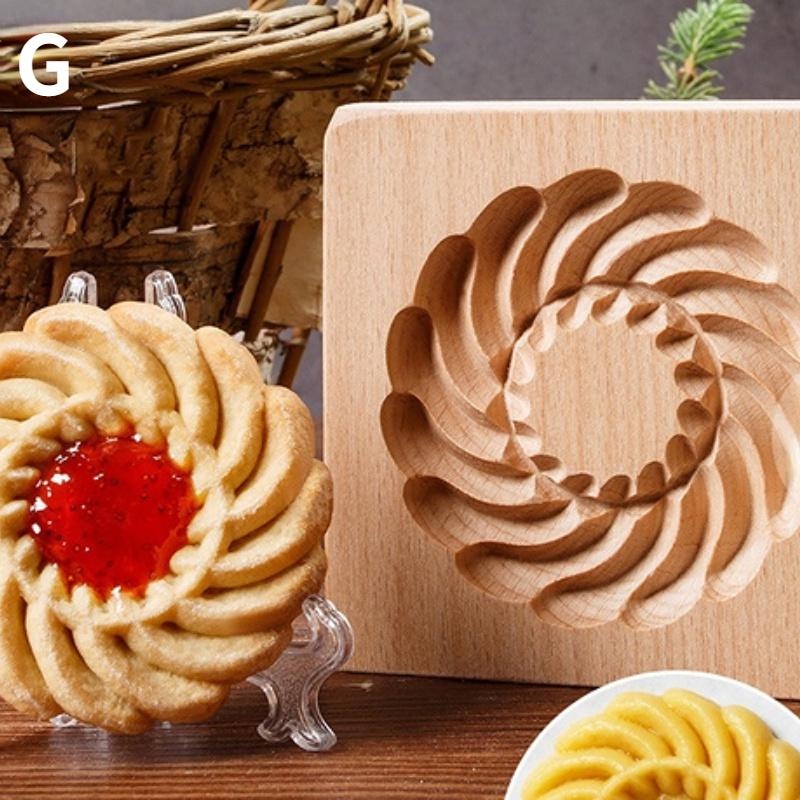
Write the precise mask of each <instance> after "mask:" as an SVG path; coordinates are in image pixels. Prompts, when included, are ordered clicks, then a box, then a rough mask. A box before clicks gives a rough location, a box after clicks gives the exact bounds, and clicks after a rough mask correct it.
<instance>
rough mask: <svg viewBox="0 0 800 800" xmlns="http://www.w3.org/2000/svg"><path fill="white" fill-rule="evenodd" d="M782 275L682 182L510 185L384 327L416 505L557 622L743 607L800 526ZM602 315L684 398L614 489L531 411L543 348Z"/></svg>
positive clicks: (492, 576)
mask: <svg viewBox="0 0 800 800" xmlns="http://www.w3.org/2000/svg"><path fill="white" fill-rule="evenodd" d="M776 278H777V269H776V267H775V265H774V263H773V261H772V260H771V257H770V255H769V253H768V251H767V250H766V248H765V247H764V245H763V244H761V242H759V241H758V240H757V239H756V238H755V237H754V236H752V235H751V234H750V233H748V232H747V231H745V230H743V229H741V228H739V227H737V226H735V225H732V224H731V223H728V222H725V221H722V220H720V219H717V218H715V217H713V216H712V214H711V213H710V212H709V211H708V209H707V208H706V206H705V204H704V203H703V201H702V199H701V198H700V197H698V196H697V195H696V194H695V193H693V192H691V191H689V190H688V189H686V188H683V187H681V186H678V185H674V184H670V183H663V182H653V183H639V184H633V185H626V184H625V182H624V181H623V180H622V179H621V178H620V177H619V176H618V175H616V174H615V173H613V172H609V171H605V170H587V171H583V172H577V173H573V174H571V175H568V176H567V177H565V178H564V179H562V180H561V181H559V182H557V183H555V184H553V185H551V186H549V187H547V188H546V189H544V190H541V191H538V190H535V189H532V188H526V187H521V188H515V189H512V190H510V191H508V192H506V193H505V194H503V195H501V196H500V197H498V198H497V199H496V200H494V201H493V202H492V203H491V204H490V205H489V206H488V207H487V208H486V209H485V210H484V211H483V212H482V213H481V215H480V216H479V217H478V218H477V219H476V220H475V222H474V223H473V225H472V227H471V228H470V229H469V230H468V231H467V232H466V233H465V234H464V235H457V236H451V237H448V238H447V239H445V240H443V241H442V242H441V243H440V244H439V245H438V246H437V247H436V248H435V249H434V251H433V252H432V253H431V254H430V256H429V258H428V260H427V262H426V264H425V266H424V267H423V269H422V272H421V273H420V276H419V279H418V282H417V286H416V291H415V294H414V300H413V304H412V305H410V306H408V307H407V308H404V309H403V310H402V311H400V312H399V313H398V314H397V316H396V317H395V319H394V321H393V324H392V327H391V330H390V333H389V337H388V343H387V361H388V369H389V375H390V379H391V385H392V392H391V394H390V395H389V396H388V397H387V398H386V400H385V402H384V405H383V408H382V412H381V419H382V427H383V432H384V438H385V440H386V443H387V446H388V448H389V451H390V453H391V455H392V457H393V459H394V461H395V462H396V464H397V465H398V466H399V468H400V469H401V470H402V472H403V473H404V474H405V475H406V476H407V478H408V480H407V482H406V484H405V491H404V497H405V502H406V505H407V507H408V509H409V511H410V513H411V514H412V516H413V517H414V519H415V520H416V521H417V523H418V524H419V525H420V526H421V527H422V528H423V529H424V530H425V531H427V532H428V533H429V534H431V535H432V536H434V537H435V538H436V539H438V540H439V541H440V542H441V543H443V544H444V545H445V546H446V547H448V548H449V549H450V550H451V551H453V552H454V554H455V560H456V563H457V566H458V568H459V569H460V570H461V572H462V573H463V574H464V575H465V576H466V577H467V578H468V579H469V580H471V581H472V582H474V583H475V584H477V585H478V586H479V587H481V588H482V589H483V590H485V591H486V592H488V593H490V594H492V595H495V596H498V597H500V598H503V599H506V600H511V601H515V602H529V603H530V604H531V605H532V607H533V608H534V609H535V611H536V612H537V613H538V614H539V615H540V616H541V617H542V618H543V619H546V620H548V621H550V622H553V623H557V624H562V625H566V626H569V627H585V626H591V625H598V624H603V623H606V622H609V621H611V620H614V619H617V618H622V619H624V620H625V621H626V622H627V623H628V624H630V625H631V626H634V627H657V626H661V625H665V624H668V623H670V622H672V621H674V620H675V619H677V618H678V617H680V616H681V615H683V614H685V613H687V612H688V611H689V610H690V609H691V608H692V607H693V606H694V605H695V604H696V603H697V602H698V601H699V599H700V598H701V597H702V596H703V595H705V596H707V597H709V598H712V599H716V600H721V599H727V598H730V597H733V596H734V595H736V594H737V593H738V592H740V591H741V590H742V589H743V588H744V587H745V586H746V585H747V584H748V583H749V582H750V581H752V580H753V578H754V577H755V576H756V574H757V573H758V571H759V569H760V567H761V565H762V563H763V561H764V559H765V557H766V555H767V553H768V551H769V549H770V546H771V545H772V543H773V542H774V541H775V540H779V539H784V538H786V537H789V536H790V535H792V534H794V533H795V531H796V530H797V529H798V527H800V496H799V495H798V489H799V488H800V487H799V484H798V476H799V474H800V473H799V471H798V455H800V439H799V438H798V431H799V430H800V394H799V393H798V388H799V387H798V375H799V374H800V372H799V370H798V367H799V365H800V361H799V359H800V347H799V345H800V304H798V302H797V300H796V299H795V298H794V297H793V296H792V295H791V294H790V293H789V292H787V291H786V290H784V289H783V288H781V287H780V286H778V285H777V284H776V283H775V280H776ZM587 320H592V321H593V322H597V323H598V324H601V325H604V324H616V323H622V324H625V325H627V326H628V328H629V329H631V331H634V332H637V333H645V334H646V335H648V336H651V337H653V341H654V343H655V346H656V347H657V348H658V350H659V351H660V352H661V353H663V354H664V355H665V356H667V357H668V358H670V359H671V360H672V361H673V362H674V373H673V374H674V380H675V383H676V385H677V387H678V390H679V391H680V392H681V394H682V396H684V397H685V399H684V400H683V401H682V402H681V403H680V405H679V407H678V408H677V411H676V413H677V423H678V425H679V426H680V430H679V432H678V433H676V434H675V435H674V436H673V437H672V438H671V439H670V440H669V441H668V442H667V443H666V444H665V450H664V457H663V459H662V460H657V461H652V462H650V463H647V464H646V465H644V466H643V467H642V469H641V471H640V472H639V473H638V474H637V475H634V476H628V475H624V474H617V475H613V476H612V477H611V478H610V479H608V480H607V481H605V482H604V483H603V484H602V485H598V483H599V482H598V480H597V479H596V477H595V476H593V475H590V474H585V473H580V472H577V473H576V472H572V473H571V472H570V471H569V470H568V467H567V466H566V465H564V464H563V463H562V462H561V460H560V459H559V458H558V454H557V453H548V452H543V451H542V441H541V435H540V433H541V432H539V431H537V430H535V429H534V427H533V425H532V423H531V418H530V417H531V414H530V412H531V401H530V395H531V392H530V388H531V385H532V384H533V383H535V381H536V374H535V369H534V368H533V366H532V362H533V356H534V355H535V354H537V353H541V352H543V351H546V350H547V349H548V348H549V347H550V346H551V344H552V343H553V341H554V339H555V338H556V337H557V336H558V335H559V332H560V331H561V330H564V329H567V330H569V329H575V328H577V327H579V326H581V325H582V324H584V323H585V322H586V321H587ZM565 368H566V369H568V365H567V366H566V367H565ZM593 408H594V406H593V405H592V404H591V403H588V404H587V410H588V411H589V412H590V413H592V410H593ZM633 413H635V409H634V410H633Z"/></svg>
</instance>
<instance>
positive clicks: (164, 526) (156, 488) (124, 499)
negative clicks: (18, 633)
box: [28, 436, 199, 599]
mask: <svg viewBox="0 0 800 800" xmlns="http://www.w3.org/2000/svg"><path fill="white" fill-rule="evenodd" d="M28 499H29V501H30V516H29V520H28V527H29V531H28V532H29V533H30V534H31V535H32V536H33V537H34V538H35V539H36V542H37V544H38V546H39V550H40V551H41V553H42V556H43V557H44V558H45V559H46V560H47V561H49V562H51V563H53V564H58V566H59V567H60V568H61V573H62V575H63V576H64V579H65V580H66V582H67V584H68V585H69V586H70V588H71V587H73V586H75V585H77V584H86V585H88V586H91V587H92V589H94V590H95V591H96V592H97V593H98V594H99V595H100V596H101V597H102V598H103V599H105V598H107V597H108V596H109V595H110V594H111V592H112V591H114V590H115V589H117V588H120V589H124V590H125V591H127V592H130V593H131V594H134V595H137V596H141V595H142V594H143V593H144V590H145V589H146V588H147V585H148V584H149V583H150V581H152V580H156V579H157V578H161V577H163V576H164V575H166V574H167V572H169V561H170V558H172V556H173V554H174V553H175V552H176V551H177V550H179V549H180V548H181V547H183V546H184V545H185V544H186V542H187V536H186V528H187V525H188V524H189V522H190V520H191V519H192V517H193V516H194V514H195V512H196V511H197V509H198V507H199V503H198V502H197V498H196V497H195V494H194V490H193V489H192V484H191V481H190V479H189V475H188V473H186V472H185V471H183V470H182V469H179V468H178V467H176V466H175V464H173V463H172V461H171V460H170V458H169V456H168V455H167V452H166V449H164V448H159V447H154V446H152V445H149V444H145V443H144V442H140V441H138V440H136V439H129V438H126V439H124V438H109V437H100V436H98V437H94V438H92V439H88V440H87V441H85V442H79V443H78V444H75V445H72V446H71V447H69V448H67V449H66V450H63V451H62V452H61V453H59V454H58V455H57V456H56V457H55V458H53V459H52V460H51V461H50V462H48V463H47V464H46V465H45V466H44V467H43V468H42V471H41V475H40V477H39V480H38V481H37V482H36V485H35V486H34V487H33V489H32V490H31V493H30V495H29V497H28Z"/></svg>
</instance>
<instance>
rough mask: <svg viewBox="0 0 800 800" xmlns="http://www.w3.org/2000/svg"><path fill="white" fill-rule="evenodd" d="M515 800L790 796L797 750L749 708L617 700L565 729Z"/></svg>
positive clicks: (798, 763) (690, 698) (638, 697)
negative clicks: (776, 734)
mask: <svg viewBox="0 0 800 800" xmlns="http://www.w3.org/2000/svg"><path fill="white" fill-rule="evenodd" d="M522 796H523V800H584V798H585V800H666V799H667V798H672V797H674V798H697V800H703V799H704V798H705V800H745V798H747V800H796V798H797V797H800V753H798V752H797V750H795V749H794V748H793V747H792V746H791V745H789V744H788V743H786V742H784V741H781V740H780V739H776V738H775V737H774V736H773V735H772V733H771V731H770V730H769V728H768V727H767V726H766V725H765V724H764V722H763V721H762V720H761V719H760V718H759V717H758V716H756V715H755V714H754V713H753V712H752V711H749V710H747V709H745V708H740V707H738V706H731V707H729V708H720V707H719V706H718V705H716V704H715V703H713V702H712V701H710V700H707V699H706V698H704V697H701V696H700V695H697V694H694V693H693V692H688V691H685V690H682V689H674V690H672V691H669V692H666V693H665V694H664V696H663V697H657V696H654V695H650V694H644V693H639V692H632V693H628V694H622V695H619V696H618V697H617V698H615V699H614V701H613V702H612V703H611V704H610V705H609V706H608V708H607V709H606V710H605V711H604V712H603V713H601V714H598V715H596V716H594V717H590V718H588V719H585V720H582V721H580V722H578V723H576V724H575V725H574V726H573V727H571V728H570V729H568V730H567V731H566V733H565V734H564V735H563V736H562V737H561V739H560V740H559V741H558V743H557V745H556V753H555V754H554V755H553V756H552V757H551V758H550V759H549V760H547V761H545V762H544V763H543V764H542V765H541V766H540V767H539V768H538V769H536V770H535V772H534V773H533V774H532V775H531V776H530V777H529V778H528V780H527V782H526V784H525V787H524V789H523V792H522Z"/></svg>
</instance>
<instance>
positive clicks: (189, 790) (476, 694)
mask: <svg viewBox="0 0 800 800" xmlns="http://www.w3.org/2000/svg"><path fill="white" fill-rule="evenodd" d="M584 692H585V690H583V689H574V688H563V687H541V686H519V685H515V684H500V683H480V682H470V681H455V680H438V679H429V678H397V677H385V676H377V675H359V674H348V673H343V674H340V675H337V676H335V677H334V678H333V679H331V680H330V681H329V682H328V684H327V686H326V688H325V690H324V692H323V698H322V706H323V710H324V713H325V715H326V717H327V718H328V720H329V722H330V723H331V725H332V726H333V727H334V728H335V730H336V731H337V733H338V734H339V744H338V745H337V747H336V748H335V749H334V750H333V751H331V752H330V753H322V754H312V753H304V752H302V751H300V750H298V749H297V748H296V747H295V746H294V745H289V744H287V745H281V746H277V747H275V746H270V745H267V744H266V743H264V742H263V741H262V740H261V739H259V738H258V736H257V735H256V732H255V727H256V725H257V724H258V723H259V722H260V721H261V719H262V718H263V716H264V712H265V706H264V703H263V700H262V696H261V694H260V693H259V691H258V690H257V689H255V688H254V687H252V686H241V687H237V689H236V690H235V691H234V692H233V694H232V696H231V699H230V700H229V702H228V703H227V704H226V705H225V706H224V708H223V709H222V711H220V713H219V714H218V715H217V716H216V718H215V719H213V720H211V721H210V722H208V723H205V724H202V725H190V726H184V727H181V728H178V729H168V728H157V729H154V730H153V731H151V732H149V733H147V734H144V735H143V736H140V737H133V738H129V737H122V736H112V735H108V734H105V733H103V732H101V731H98V730H95V729H91V728H82V727H76V728H67V729H62V730H56V729H53V728H51V727H49V726H48V725H43V724H36V723H31V722H28V721H27V720H25V719H24V718H22V717H21V716H20V715H18V714H17V713H15V712H13V711H11V710H10V709H9V708H8V707H5V706H3V707H2V709H0V798H3V800H6V798H42V799H43V800H44V798H53V797H58V798H59V800H72V798H81V800H83V799H84V798H94V797H97V798H104V799H105V800H111V799H112V798H120V799H121V798H125V800H128V799H129V798H147V800H160V799H161V798H170V800H175V798H179V799H180V800H193V798H253V799H254V800H255V799H256V798H258V800H266V799H269V800H278V799H280V800H307V799H308V800H312V798H313V799H314V800H319V799H320V798H326V800H350V798H353V800H362V799H363V800H395V799H397V800H400V798H402V799H403V800H410V798H414V800H425V799H426V798H434V799H435V798H452V799H453V800H455V798H458V800H478V798H480V799H481V800H482V799H483V798H493V799H496V798H502V797H503V794H504V792H505V788H506V785H507V784H508V781H509V779H510V777H511V774H512V773H513V771H514V768H515V767H516V764H517V761H518V760H519V758H520V756H521V755H522V753H523V752H524V750H525V749H526V748H527V746H528V745H529V744H530V742H531V740H532V739H533V737H534V736H535V735H536V733H537V732H538V731H540V730H541V729H542V727H544V725H545V724H546V723H547V722H548V721H549V720H550V719H552V717H553V716H554V715H555V714H557V713H558V712H559V711H561V709H563V708H565V707H566V706H567V705H569V704H570V703H571V702H572V701H574V700H576V699H577V698H578V697H580V696H581V695H582V694H584ZM789 705H790V707H792V708H793V710H795V711H800V703H792V704H789Z"/></svg>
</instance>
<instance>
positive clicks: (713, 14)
mask: <svg viewBox="0 0 800 800" xmlns="http://www.w3.org/2000/svg"><path fill="white" fill-rule="evenodd" d="M752 18H753V9H752V8H751V7H750V6H749V5H747V3H743V2H740V0H698V2H697V6H696V7H695V8H687V9H686V10H685V11H681V13H680V14H678V16H677V17H676V19H675V21H674V22H673V23H672V25H671V26H670V37H669V39H668V40H667V43H666V45H662V46H661V47H659V48H658V55H659V57H658V60H659V63H660V65H661V69H662V70H663V72H664V75H665V76H666V79H667V80H666V83H664V84H658V83H656V82H655V81H650V83H648V84H647V86H646V87H645V90H644V92H645V94H646V95H647V96H648V97H652V98H655V99H657V100H704V99H708V98H711V97H715V96H716V95H718V94H720V93H721V92H722V91H723V87H722V86H721V85H719V83H717V81H718V79H719V78H720V77H721V75H720V73H719V72H718V71H717V70H716V69H714V68H713V67H712V66H711V65H712V64H713V63H714V62H715V61H718V60H719V59H721V58H726V57H727V56H729V55H731V54H732V53H734V52H736V51H737V50H740V49H741V48H742V47H743V44H742V40H743V39H744V37H745V35H746V34H747V25H748V23H749V22H750V20H751V19H752Z"/></svg>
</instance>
